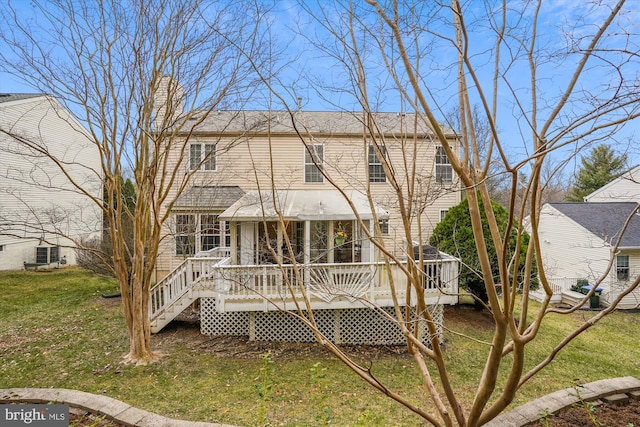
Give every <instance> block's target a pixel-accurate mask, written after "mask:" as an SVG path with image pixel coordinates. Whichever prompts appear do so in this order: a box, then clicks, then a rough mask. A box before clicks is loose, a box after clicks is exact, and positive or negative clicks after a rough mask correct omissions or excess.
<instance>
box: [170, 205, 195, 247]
mask: <svg viewBox="0 0 640 427" xmlns="http://www.w3.org/2000/svg"><path fill="white" fill-rule="evenodd" d="M178 217H191V218H192V219H193V222H192V223H189V222H180V221H178ZM197 222H198V218H197V215H196V214H193V213H176V214H175V233H174V248H173V250H174V254H175V255H176V256H187V257H188V256H193V255H195V254H196V234H197V233H196V230H197V226H198V224H197ZM190 228H191V229H192V230H190ZM183 239H184V240H183ZM178 249H180V250H178ZM189 249H192V252H191V251H189Z"/></svg>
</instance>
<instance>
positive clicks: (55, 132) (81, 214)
mask: <svg viewBox="0 0 640 427" xmlns="http://www.w3.org/2000/svg"><path fill="white" fill-rule="evenodd" d="M52 158H54V159H56V161H53V160H52ZM99 170H100V157H99V153H98V151H97V150H96V149H95V146H94V145H93V144H92V143H91V141H90V139H89V138H88V136H87V133H86V131H85V129H84V128H83V126H82V125H81V124H80V123H79V122H78V121H77V120H76V119H75V118H74V117H73V115H72V114H71V113H70V112H69V111H68V110H67V109H65V108H64V107H63V106H62V105H61V104H60V103H59V102H58V101H57V100H55V99H53V98H52V97H50V96H46V95H41V94H0V269H1V270H8V269H19V268H24V267H25V266H32V267H37V266H58V265H60V264H61V263H69V264H73V263H75V251H74V249H73V247H74V242H73V241H74V239H78V238H82V237H85V236H90V235H92V234H96V233H99V232H100V230H101V224H102V221H101V212H100V211H99V207H98V206H97V205H96V204H95V203H93V202H92V201H91V200H90V198H89V197H88V196H87V195H85V194H82V193H81V192H79V191H78V190H77V188H76V187H75V186H74V185H73V184H72V182H75V183H76V184H78V185H80V186H82V188H84V189H85V190H86V191H87V192H88V194H89V195H91V196H93V197H97V198H100V197H101V193H102V185H101V179H100V173H99Z"/></svg>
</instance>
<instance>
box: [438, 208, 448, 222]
mask: <svg viewBox="0 0 640 427" xmlns="http://www.w3.org/2000/svg"><path fill="white" fill-rule="evenodd" d="M448 212H449V209H440V221H442V220H444V217H445V216H447V213H448Z"/></svg>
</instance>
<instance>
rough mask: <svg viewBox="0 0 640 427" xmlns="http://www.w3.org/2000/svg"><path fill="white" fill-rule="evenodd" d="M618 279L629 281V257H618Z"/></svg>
mask: <svg viewBox="0 0 640 427" xmlns="http://www.w3.org/2000/svg"><path fill="white" fill-rule="evenodd" d="M616 278H617V279H618V280H629V255H618V256H616Z"/></svg>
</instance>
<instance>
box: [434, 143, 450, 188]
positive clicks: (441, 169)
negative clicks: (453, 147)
mask: <svg viewBox="0 0 640 427" xmlns="http://www.w3.org/2000/svg"><path fill="white" fill-rule="evenodd" d="M436 182H439V183H441V184H450V183H452V182H453V168H452V167H451V163H450V162H449V158H448V157H447V154H446V153H445V151H444V148H442V147H437V148H436Z"/></svg>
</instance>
